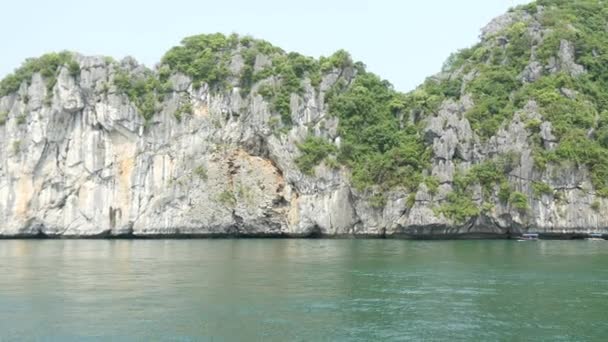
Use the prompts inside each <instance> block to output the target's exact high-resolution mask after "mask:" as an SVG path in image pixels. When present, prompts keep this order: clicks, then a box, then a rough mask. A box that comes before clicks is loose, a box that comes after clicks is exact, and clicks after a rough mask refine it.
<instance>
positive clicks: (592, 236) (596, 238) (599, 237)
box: [585, 233, 604, 241]
mask: <svg viewBox="0 0 608 342" xmlns="http://www.w3.org/2000/svg"><path fill="white" fill-rule="evenodd" d="M585 240H587V241H604V236H603V235H602V234H600V233H592V234H589V237H588V238H586V239H585Z"/></svg>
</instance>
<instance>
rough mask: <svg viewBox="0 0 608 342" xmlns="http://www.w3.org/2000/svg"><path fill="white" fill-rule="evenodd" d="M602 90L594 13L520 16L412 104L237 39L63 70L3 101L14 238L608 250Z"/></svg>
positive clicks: (387, 90) (452, 62)
mask: <svg viewBox="0 0 608 342" xmlns="http://www.w3.org/2000/svg"><path fill="white" fill-rule="evenodd" d="M420 53H424V52H420ZM606 89H608V3H606V2H604V1H599V0H586V1H566V0H538V1H536V2H534V3H532V4H529V5H525V6H520V7H517V8H514V9H512V10H511V11H509V12H508V13H506V14H505V15H503V16H501V17H499V18H496V19H494V20H493V21H492V22H491V23H490V24H489V25H487V26H486V27H485V28H484V29H483V30H482V34H481V38H480V42H479V43H478V44H477V45H475V46H473V47H471V48H467V49H463V50H460V51H458V52H457V53H455V54H453V55H452V56H451V57H450V58H449V59H448V60H447V61H446V63H445V65H444V66H443V68H442V71H441V72H440V73H438V74H437V75H434V76H432V77H429V78H428V79H427V81H426V82H424V83H423V84H422V85H420V86H419V87H418V88H417V89H416V90H414V91H412V92H409V93H400V92H398V91H396V90H394V89H393V87H392V86H391V84H390V83H389V82H387V81H385V80H382V79H381V78H379V77H378V76H376V75H374V74H373V73H370V72H368V71H366V68H365V65H364V64H363V63H360V62H354V61H353V60H352V59H351V57H350V55H349V54H348V53H347V52H345V51H342V50H340V51H338V52H336V53H335V54H333V55H332V56H330V57H321V58H319V59H314V58H310V57H306V56H303V55H300V54H298V53H293V52H292V53H287V52H285V51H283V50H282V49H280V48H278V47H275V46H273V45H271V44H270V43H268V42H266V41H263V40H257V39H253V38H251V37H247V36H239V35H231V36H225V35H222V34H210V35H199V36H193V37H188V38H186V39H184V40H183V41H182V43H181V45H179V46H176V47H174V48H172V49H170V50H169V51H168V52H167V53H166V54H165V56H164V57H163V58H162V60H161V62H160V63H159V64H158V65H157V66H156V67H155V68H154V69H149V68H146V67H145V66H143V65H140V64H138V63H137V62H136V61H135V60H134V59H132V58H125V59H123V60H122V61H115V60H114V59H112V58H109V57H86V56H82V55H79V54H77V53H71V52H62V53H51V54H47V55H44V56H41V57H39V58H33V59H29V60H27V61H25V62H24V64H23V65H22V66H21V67H20V68H19V69H17V70H16V71H15V72H14V73H13V74H11V75H9V76H7V77H6V78H5V79H3V80H2V81H1V82H0V159H1V163H0V198H2V200H1V201H0V217H1V218H2V220H1V223H0V236H1V237H164V236H183V237H190V236H200V237H220V236H234V237H282V236H285V237H308V236H329V237H333V236H363V237H408V238H433V237H435V238H459V237H467V238H469V237H508V236H511V235H514V234H520V233H524V232H538V233H541V234H546V235H552V236H557V237H560V236H561V237H571V236H576V235H579V234H585V233H589V232H599V233H608V215H607V214H608V199H607V197H608V91H607V90H606Z"/></svg>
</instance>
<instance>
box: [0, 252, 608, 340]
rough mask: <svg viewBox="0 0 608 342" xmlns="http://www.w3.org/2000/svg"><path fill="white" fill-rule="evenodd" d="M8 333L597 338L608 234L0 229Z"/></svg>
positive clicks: (0, 282) (0, 308)
mask: <svg viewBox="0 0 608 342" xmlns="http://www.w3.org/2000/svg"><path fill="white" fill-rule="evenodd" d="M0 274H1V276H0V340H2V341H11V340H19V341H22V340H43V341H54V340H61V341H64V340H74V341H80V340H82V339H92V340H97V339H99V340H143V341H149V340H177V341H195V340H196V341H199V340H203V341H342V340H343V341H374V340H406V339H413V340H450V341H457V340H463V341H472V340H475V341H477V340H524V339H527V340H530V339H531V340H546V341H560V340H561V341H572V340H597V341H603V340H606V339H607V338H608V337H607V336H608V322H607V320H608V241H607V242H591V241H539V242H512V241H445V242H416V241H398V240H134V241H130V240H115V241H114V240H94V241H93V240H4V241H0Z"/></svg>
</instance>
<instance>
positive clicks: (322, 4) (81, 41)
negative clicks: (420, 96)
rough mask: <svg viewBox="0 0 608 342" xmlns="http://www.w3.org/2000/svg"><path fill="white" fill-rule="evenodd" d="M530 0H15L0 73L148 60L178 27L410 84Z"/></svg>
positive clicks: (5, 7) (4, 22)
mask: <svg viewBox="0 0 608 342" xmlns="http://www.w3.org/2000/svg"><path fill="white" fill-rule="evenodd" d="M527 2H529V0H305V1H288V0H171V1H160V0H148V1H128V0H104V1H84V0H51V1H49V0H19V1H9V0H7V1H4V3H3V4H2V15H1V16H0V41H1V42H2V43H3V49H2V50H3V51H2V54H1V55H0V60H1V61H2V63H0V77H4V76H5V75H6V74H8V73H10V72H11V71H12V70H14V69H15V68H16V67H18V66H19V65H20V64H21V62H22V61H23V60H24V59H25V58H27V57H32V56H38V55H41V54H43V53H45V52H50V51H61V50H72V51H77V52H80V53H83V54H87V55H108V56H112V57H114V58H117V59H120V58H122V57H124V56H127V55H130V56H133V57H135V58H136V59H137V60H138V61H140V62H142V63H144V64H146V65H148V66H150V67H152V66H154V64H156V63H157V62H158V61H159V60H160V58H161V56H162V55H163V54H164V53H165V52H166V51H167V50H168V49H169V48H171V47H172V46H174V45H177V44H178V43H179V41H180V40H181V39H182V38H183V37H186V36H189V35H194V34H200V33H214V32H222V33H226V34H229V33H232V32H236V33H239V34H250V35H252V36H254V37H256V38H261V39H265V40H268V41H270V42H271V43H273V44H274V45H277V46H279V47H281V48H283V49H284V50H286V51H297V52H300V53H302V54H305V55H309V56H314V57H318V56H320V55H330V54H331V53H332V52H334V51H335V50H338V49H341V48H343V49H346V50H348V51H349V52H350V53H351V54H352V55H353V57H354V59H355V60H359V61H362V62H363V63H365V64H366V65H367V66H368V69H369V70H370V71H372V72H375V73H377V74H379V75H380V76H382V77H383V78H386V79H388V80H389V81H391V82H392V83H393V84H394V85H395V88H397V89H398V90H402V91H407V90H411V89H413V88H414V87H416V86H417V85H418V84H420V83H421V82H422V81H423V80H424V79H425V78H426V77H427V76H430V75H432V74H434V73H436V72H438V71H439V70H440V69H441V65H442V64H443V61H444V60H445V59H446V58H447V57H448V56H449V54H450V53H451V52H453V51H456V50H458V49H460V48H464V47H467V46H471V45H473V44H474V43H475V42H476V41H477V40H478V36H479V30H480V29H481V27H483V26H484V25H485V24H486V23H487V22H489V21H490V20H491V19H492V18H493V17H495V16H498V15H500V14H502V13H504V12H505V11H506V10H507V9H508V8H509V7H512V6H515V5H517V4H522V3H527Z"/></svg>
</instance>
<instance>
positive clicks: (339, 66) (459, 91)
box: [0, 0, 608, 222]
mask: <svg viewBox="0 0 608 342" xmlns="http://www.w3.org/2000/svg"><path fill="white" fill-rule="evenodd" d="M505 18H506V19H505V20H502V21H500V23H498V24H497V23H494V24H495V25H494V26H498V27H495V28H494V29H492V30H490V31H489V33H486V34H484V36H483V38H482V40H481V42H480V43H478V44H477V45H475V46H473V47H471V48H467V49H463V50H460V51H458V52H457V53H455V54H453V55H452V56H450V58H448V60H447V61H446V62H445V64H444V66H443V68H442V71H441V72H440V73H439V74H438V75H435V76H433V77H430V78H429V79H427V80H426V81H425V82H424V83H423V84H422V85H420V87H418V88H417V89H416V90H414V91H412V92H409V93H407V94H404V93H400V92H398V91H396V90H394V89H393V87H392V85H391V84H390V83H389V82H387V81H385V80H382V79H381V78H380V77H378V76H377V75H374V74H373V73H371V72H368V71H367V70H366V68H365V66H364V65H363V64H362V63H358V62H353V60H352V59H351V57H350V55H349V54H348V53H347V52H346V51H343V50H339V51H338V52H336V53H335V54H333V55H332V56H330V57H321V58H319V59H315V58H311V57H307V56H303V55H300V54H298V53H293V52H292V53H287V52H285V51H283V50H281V49H280V48H277V47H275V46H273V45H271V44H270V43H268V42H266V41H263V40H256V39H253V38H251V37H246V36H245V37H243V36H238V35H230V36H226V35H222V34H210V35H198V36H192V37H188V38H185V39H184V40H183V41H182V42H181V44H180V45H178V46H176V47H173V48H172V49H170V50H169V51H168V52H167V53H166V54H165V55H164V56H163V58H162V61H161V64H160V66H159V68H158V70H157V71H156V72H153V71H142V69H143V68H131V69H130V68H129V67H128V66H125V65H122V64H120V65H119V64H118V63H115V62H112V63H111V64H112V65H113V71H114V73H113V74H112V80H111V81H112V82H113V83H112V84H113V86H114V87H115V89H116V90H117V92H118V93H119V94H124V95H125V96H126V97H128V98H129V100H130V102H131V103H133V104H134V105H135V106H136V108H137V109H138V111H139V113H140V114H141V115H142V116H143V117H144V118H146V119H150V118H152V116H153V115H154V114H155V113H158V112H159V111H160V109H161V108H159V104H160V103H161V102H162V101H163V100H164V99H165V97H166V96H167V95H169V94H171V93H172V92H173V91H174V89H172V87H173V84H172V82H171V81H170V79H171V77H172V76H173V75H175V74H177V73H180V74H183V75H186V76H188V77H189V78H190V79H191V80H192V86H193V88H195V89H200V88H201V87H204V86H208V87H209V88H208V89H209V91H211V92H214V93H223V94H227V93H229V92H233V91H236V90H238V92H240V95H241V96H243V97H246V96H261V97H263V98H264V99H265V100H266V101H267V103H268V104H269V109H270V116H271V118H270V120H269V124H270V126H271V128H272V129H273V130H274V132H275V133H277V132H279V133H280V132H286V131H289V128H290V127H291V125H293V117H294V113H292V107H296V104H297V103H298V102H299V101H301V100H302V97H303V96H305V95H306V96H308V97H313V96H314V98H315V99H320V98H323V96H324V100H325V104H326V105H327V107H326V108H327V110H328V114H329V115H330V116H332V117H335V118H338V119H339V120H338V130H337V136H339V139H334V141H330V140H328V139H326V138H323V137H320V136H327V134H325V133H327V132H321V134H319V135H320V136H313V135H311V136H309V137H308V138H307V139H306V140H304V141H302V142H301V143H300V144H298V145H297V146H298V148H299V150H300V156H299V157H298V158H297V159H296V161H295V162H296V165H297V166H298V167H299V168H300V170H301V171H302V172H303V173H305V174H307V175H311V176H312V175H314V168H315V166H317V165H319V164H321V163H325V165H326V166H327V167H329V168H334V169H337V168H339V167H340V166H345V167H346V169H348V170H350V171H351V173H352V183H353V185H354V186H355V187H356V188H357V189H359V190H361V191H365V190H370V192H369V194H370V197H371V202H373V206H375V207H382V206H383V205H384V203H385V200H386V199H385V198H384V195H382V193H384V192H385V191H388V190H391V189H396V188H399V189H404V190H406V191H407V192H409V193H413V192H415V191H416V190H417V189H418V187H419V185H420V184H422V183H424V184H426V188H427V189H428V190H429V193H430V194H431V195H435V194H437V193H441V192H444V193H441V195H442V197H441V200H440V205H438V207H437V210H438V211H439V212H441V213H442V214H444V215H445V216H447V217H450V218H452V219H454V220H455V221H458V222H462V221H466V220H467V219H469V218H471V217H474V216H477V215H479V214H481V213H482V212H484V211H488V210H491V209H492V205H493V204H497V203H502V204H504V205H507V206H510V208H515V209H517V210H520V211H522V212H525V211H526V210H528V208H529V204H530V203H531V202H530V203H529V201H530V198H528V196H530V197H532V196H534V197H535V198H539V197H542V196H543V195H550V194H553V193H554V191H553V190H554V189H552V188H551V186H550V185H548V184H545V183H543V182H539V181H532V182H529V183H531V185H529V184H528V185H527V188H526V190H522V188H514V187H512V186H511V185H510V183H509V180H510V179H509V173H510V172H511V171H512V170H513V168H514V165H515V164H517V163H518V161H517V160H515V159H517V158H514V157H513V155H508V154H506V155H495V153H494V152H493V151H486V150H484V151H481V152H480V153H479V155H475V156H474V157H471V158H470V159H467V160H464V159H466V158H465V157H462V160H461V158H460V157H461V156H458V157H456V158H454V159H450V160H449V161H450V162H451V163H453V164H454V165H451V166H453V167H454V169H455V176H454V179H453V181H452V182H447V183H450V184H449V186H451V187H452V192H451V193H447V194H446V193H445V192H446V191H445V187H442V186H443V185H442V184H439V181H438V180H437V179H436V178H433V177H430V176H429V175H431V174H433V173H431V165H432V158H433V157H434V156H433V155H432V148H431V146H430V142H428V141H426V142H425V140H424V139H423V130H424V128H425V127H426V125H427V124H428V119H429V118H431V117H434V116H437V115H438V114H439V113H438V112H439V109H440V108H441V106H442V104H445V103H447V102H446V101H451V102H452V103H458V101H459V100H462V103H460V104H461V106H460V107H461V108H463V109H462V111H463V112H464V117H465V118H466V119H467V120H468V123H469V124H470V127H471V129H472V130H473V132H474V133H475V134H474V135H473V136H472V137H470V142H471V143H472V144H475V145H480V144H481V145H483V144H486V143H488V142H490V141H496V139H494V140H491V139H492V138H493V137H495V136H496V134H497V132H498V131H499V130H500V129H501V128H505V127H506V126H507V125H508V124H509V123H511V122H512V121H513V119H514V117H515V115H516V113H519V114H518V115H519V120H520V121H522V123H523V125H524V126H525V128H526V130H527V133H528V137H527V140H528V143H529V144H530V147H529V149H530V150H531V153H532V154H533V158H534V162H535V165H534V167H535V171H538V172H539V173H542V172H543V171H545V170H547V169H548V167H549V166H556V167H568V166H573V165H574V166H581V167H585V168H586V169H588V170H589V172H590V175H591V182H592V185H593V187H594V189H593V190H594V191H595V192H596V193H597V194H598V195H600V196H604V197H606V196H608V3H607V2H605V1H600V0H578V1H572V0H538V1H536V2H534V3H532V4H529V5H525V6H519V7H517V8H514V9H513V10H511V11H510V12H509V13H508V14H507V17H505ZM505 23H506V24H505ZM62 67H66V68H67V70H68V71H69V73H70V74H71V75H72V76H74V77H76V76H78V75H79V74H80V66H79V65H78V63H76V62H75V61H74V59H73V56H72V55H71V54H69V53H59V54H49V55H44V56H42V57H40V58H37V59H29V60H27V61H26V62H25V63H24V65H23V66H22V67H21V68H19V69H18V70H16V71H15V73H14V74H12V75H9V76H8V77H6V78H5V79H4V80H2V81H1V82H0V96H4V95H8V94H10V93H13V92H15V91H17V90H18V89H19V87H20V86H21V85H22V84H23V83H24V82H31V78H32V76H33V75H34V74H35V73H40V74H41V75H42V77H43V78H44V80H45V82H46V85H47V88H48V90H49V92H48V93H50V90H51V89H52V87H53V86H54V84H55V82H56V77H57V74H58V72H59V70H61V68H62ZM334 81H335V82H334ZM328 86H331V88H330V89H329V90H328V89H326V88H327V87H328ZM106 93H107V91H106ZM464 99H467V101H465V100H464ZM28 100H29V99H27V98H26V99H24V102H27V101H28ZM465 102H466V103H465ZM444 108H445V107H444ZM465 108H466V109H465ZM192 112H193V108H192V103H191V102H190V99H189V98H187V99H183V100H182V101H180V102H179V104H178V106H177V109H176V111H175V112H174V113H173V114H174V117H175V118H176V120H178V121H182V120H184V119H185V118H187V117H188V116H189V115H190V114H192ZM7 116H8V114H5V113H0V124H1V123H3V122H4V121H6V120H7ZM315 124H316V123H315ZM311 126H312V125H311ZM317 127H318V126H317ZM520 127H521V126H520ZM275 129H276V130H275ZM320 130H321V131H323V128H320ZM310 131H311V132H312V130H310ZM316 132H317V133H318V132H319V131H318V130H317V131H316ZM523 139H524V140H525V139H526V137H525V136H524V138H523ZM338 141H339V144H338V143H337V142H338ZM476 152H477V151H476ZM463 170H464V171H463ZM528 188H532V190H531V191H528ZM448 189H449V187H448ZM478 190H479V191H478ZM526 191H528V192H526ZM524 192H526V193H524ZM526 194H527V195H526ZM224 197H225V199H227V198H229V196H224ZM474 197H475V198H476V200H475V201H474V200H473V198H474ZM479 197H481V198H479ZM414 202H415V197H413V196H410V197H409V198H408V206H410V205H414V204H415V203H414Z"/></svg>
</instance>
